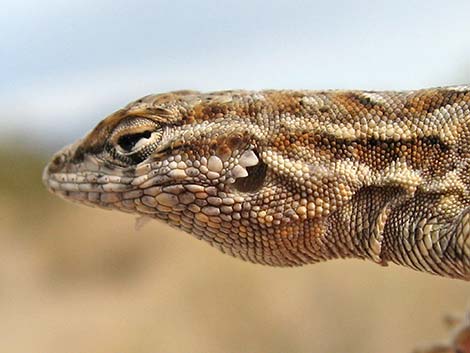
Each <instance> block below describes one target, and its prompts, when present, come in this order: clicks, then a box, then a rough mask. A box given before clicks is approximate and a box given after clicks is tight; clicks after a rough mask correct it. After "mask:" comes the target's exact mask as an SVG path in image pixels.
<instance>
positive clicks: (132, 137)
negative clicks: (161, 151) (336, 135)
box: [109, 117, 163, 164]
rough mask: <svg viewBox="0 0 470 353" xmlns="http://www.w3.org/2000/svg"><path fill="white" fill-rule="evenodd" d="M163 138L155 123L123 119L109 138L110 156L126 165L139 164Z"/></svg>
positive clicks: (160, 129) (144, 120)
mask: <svg viewBox="0 0 470 353" xmlns="http://www.w3.org/2000/svg"><path fill="white" fill-rule="evenodd" d="M162 137H163V129H162V127H161V126H160V124H158V123H157V122H155V121H153V120H150V119H146V118H141V117H128V118H126V119H124V120H123V121H122V122H121V123H120V124H119V125H118V126H116V128H115V129H114V131H113V133H112V134H111V137H110V140H109V142H110V147H111V148H112V149H113V150H114V152H113V153H112V155H113V156H114V157H115V158H116V159H118V160H119V161H121V162H124V163H126V164H135V163H140V162H141V161H143V160H145V159H146V158H148V157H149V156H150V155H151V154H152V153H153V152H154V151H155V149H156V148H157V146H158V144H159V143H160V141H161V139H162Z"/></svg>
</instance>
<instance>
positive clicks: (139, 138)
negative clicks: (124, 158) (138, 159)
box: [117, 130, 152, 152]
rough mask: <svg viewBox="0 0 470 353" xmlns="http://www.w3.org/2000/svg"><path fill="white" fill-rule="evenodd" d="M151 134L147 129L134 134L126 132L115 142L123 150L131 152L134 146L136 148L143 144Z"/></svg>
mask: <svg viewBox="0 0 470 353" xmlns="http://www.w3.org/2000/svg"><path fill="white" fill-rule="evenodd" d="M150 136H152V132H151V131H149V130H147V131H144V132H137V133H135V134H128V135H123V136H121V137H119V139H118V141H117V144H118V145H119V147H121V148H122V150H123V151H126V152H131V151H132V150H133V149H134V148H138V147H139V146H140V145H142V144H144V143H145V142H146V140H148V139H149V138H150Z"/></svg>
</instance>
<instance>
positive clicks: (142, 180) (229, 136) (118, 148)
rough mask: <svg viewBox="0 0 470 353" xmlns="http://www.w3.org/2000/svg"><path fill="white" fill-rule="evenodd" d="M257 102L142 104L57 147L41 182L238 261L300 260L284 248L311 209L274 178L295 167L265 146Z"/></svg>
mask: <svg viewBox="0 0 470 353" xmlns="http://www.w3.org/2000/svg"><path fill="white" fill-rule="evenodd" d="M263 99H265V97H263V96H260V97H256V96H255V95H254V94H253V95H251V94H250V95H249V94H247V92H237V91H235V92H220V93H215V94H206V95H204V94H199V93H197V92H190V91H184V92H183V91H181V92H174V93H169V94H162V95H151V96H147V97H144V98H141V99H139V100H137V101H135V102H133V103H131V104H129V105H128V106H126V107H125V108H123V109H121V110H118V111H117V112H115V113H113V114H112V115H110V116H108V117H107V118H106V119H104V120H103V121H101V122H100V123H99V124H98V125H97V126H96V127H95V128H94V129H93V130H92V131H91V132H90V133H89V134H88V135H87V136H86V137H85V138H84V139H82V140H79V141H78V142H76V143H75V144H73V145H71V146H67V147H65V148H64V149H62V150H61V151H59V152H58V153H57V154H56V155H55V156H54V157H53V158H52V160H51V162H50V163H49V165H48V166H47V167H46V169H45V171H44V176H43V179H44V183H45V184H46V186H47V187H48V188H49V190H50V191H52V192H53V193H56V194H58V195H59V196H62V197H63V198H65V199H68V200H72V201H77V202H80V203H83V204H86V205H90V206H98V207H102V208H107V209H116V210H121V211H124V212H130V213H137V214H140V215H144V216H150V217H152V218H157V219H161V220H164V221H165V222H167V223H169V224H170V225H173V226H176V227H178V228H180V229H182V230H185V231H187V232H189V233H191V234H193V235H195V236H196V237H198V238H200V239H204V240H206V241H208V242H209V243H210V244H211V245H213V246H215V247H217V248H219V249H220V250H222V251H223V252H226V253H229V254H231V255H233V256H237V257H241V258H243V259H246V260H250V261H253V262H258V263H265V264H271V265H294V264H300V263H304V262H306V261H304V259H301V258H299V257H298V255H295V256H294V255H292V254H293V253H295V252H296V251H293V250H292V249H293V246H292V244H294V243H295V242H296V239H295V238H296V235H295V234H296V232H300V231H301V230H302V229H305V224H303V223H302V221H303V220H305V219H306V218H307V214H308V213H309V212H310V211H309V210H310V208H308V207H307V206H308V205H307V202H305V200H304V199H302V197H301V193H299V192H298V190H299V189H298V187H297V186H295V185H294V186H293V188H290V186H289V183H287V182H286V179H285V177H283V176H282V175H281V174H282V172H283V171H284V173H285V174H286V173H291V171H292V170H294V169H295V167H296V166H294V165H289V166H288V165H286V164H284V165H281V162H280V160H279V159H276V158H275V157H274V156H273V155H272V153H271V151H270V149H269V148H267V142H266V141H268V140H269V139H270V138H269V136H268V134H270V133H272V132H269V128H270V127H273V126H275V124H274V123H275V121H274V120H270V119H272V117H271V116H270V115H269V114H263V111H262V109H259V108H257V107H256V105H257V104H260V103H259V102H261V103H262V101H263ZM284 166H285V168H284ZM297 167H298V166H297ZM297 174H298V173H297ZM300 174H301V173H300ZM297 176H298V177H299V178H300V176H299V175H297ZM283 180H284V181H283ZM304 196H305V195H304ZM297 253H298V252H297Z"/></svg>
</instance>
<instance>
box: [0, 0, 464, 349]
mask: <svg viewBox="0 0 470 353" xmlns="http://www.w3.org/2000/svg"><path fill="white" fill-rule="evenodd" d="M469 13H470V2H469V1H468V0H465V1H464V0H462V1H457V0H456V1H452V2H443V1H437V0H427V1H425V0H423V1H412V0H395V1H388V2H376V1H360V0H355V1H339V0H331V1H295V0H290V1H287V0H286V1H281V0H272V1H269V2H268V1H256V0H255V1H253V0H252V1H248V0H242V1H236V2H235V1H230V2H225V1H213V0H201V1H143V0H141V1H121V0H113V1H105V0H93V1H91V0H80V1H54V0H43V1H40V2H39V1H33V0H29V1H21V0H16V1H9V0H0V77H1V79H0V108H1V115H0V166H1V167H0V352H11V353H14V352H15V353H16V352H22V353H23V352H49V353H55V352H77V353H81V352H83V353H85V352H86V353H101V352H124V353H127V352H129V353H130V352H139V353H140V352H144V353H145V352H273V353H275V352H279V353H281V352H322V353H323V352H328V353H345V352H348V353H354V352H357V353H368V352H370V353H376V352H380V353H398V352H411V351H412V349H413V348H414V347H416V346H419V345H420V344H422V343H425V342H430V341H433V340H438V339H441V338H445V337H446V336H447V333H446V330H445V328H444V325H443V324H442V320H441V318H442V316H443V315H444V314H447V313H451V312H456V311H457V312H459V311H460V312H462V311H463V310H464V309H465V308H466V307H467V304H468V303H469V299H470V287H469V284H468V283H464V282H460V281H455V280H446V279H441V278H437V277H433V276H430V275H425V274H420V273H415V272H412V271H410V270H406V269H402V268H399V267H397V266H390V267H388V268H381V267H380V266H377V265H374V264H372V263H365V262H360V261H353V260H348V261H335V262H329V263H324V264H318V265H312V266H306V267H304V268H294V269H276V268H267V267H262V266H259V265H252V264H248V263H244V262H242V261H239V260H236V259H233V258H230V257H228V256H225V255H222V254H220V253H218V252H217V251H216V250H214V249H212V248H210V247H209V246H208V245H206V244H205V243H202V242H200V241H198V240H196V239H193V238H192V237H190V236H189V235H187V234H184V233H181V232H177V231H174V230H172V229H170V228H169V227H167V226H166V225H164V224H160V223H158V222H150V223H149V224H148V225H146V226H145V227H144V228H143V229H142V230H140V231H136V229H135V227H134V221H135V220H134V218H135V217H133V216H131V215H125V214H120V213H116V212H109V211H103V210H98V209H89V208H85V207H80V206H77V205H73V204H69V203H66V202H64V201H62V200H60V199H58V198H56V197H53V196H52V195H49V194H48V193H47V192H46V191H45V190H44V188H43V187H42V184H41V171H42V168H43V167H44V164H45V163H46V160H47V159H48V157H49V156H50V155H51V153H53V152H54V151H55V150H57V149H58V148H60V147H61V146H62V145H64V144H67V143H70V142H72V141H74V140H75V139H77V138H79V137H81V136H83V135H84V134H85V133H86V132H87V131H88V130H89V129H91V128H92V127H93V126H94V125H96V123H97V122H98V121H99V120H101V119H102V118H103V117H104V116H106V115H107V114H109V113H111V112H112V111H114V110H116V109H118V108H119V107H121V106H123V105H125V104H126V103H128V102H129V101H131V100H134V99H136V98H138V97H140V96H143V95H146V94H149V93H156V92H163V91H168V90H175V89H183V88H188V89H198V90H202V91H210V90H221V89H230V88H245V89H263V88H297V89H299V88H309V89H329V88H343V89H347V88H357V89H416V88H422V87H429V86H440V85H451V84H463V83H470V35H469V34H470V21H469V18H468V14H469Z"/></svg>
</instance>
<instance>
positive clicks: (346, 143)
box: [44, 87, 470, 280]
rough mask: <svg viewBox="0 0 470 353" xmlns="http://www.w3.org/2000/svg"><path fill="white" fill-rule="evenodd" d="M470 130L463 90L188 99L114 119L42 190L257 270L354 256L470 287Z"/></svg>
mask: <svg viewBox="0 0 470 353" xmlns="http://www.w3.org/2000/svg"><path fill="white" fill-rule="evenodd" d="M126 119H127V120H126ZM127 121H129V122H130V124H129V126H128V125H126V124H127ZM122 122H125V123H124V124H121V125H119V124H120V123H122ZM469 124H470V90H469V88H467V87H449V88H436V89H429V90H419V91H410V92H371V91H318V92H316V91H260V92H250V91H223V92H213V93H208V94H204V93H199V92H194V91H179V92H172V93H168V94H160V95H150V96H146V97H144V98H141V99H139V100H137V101H135V102H133V103H130V104H129V105H128V106H126V107H125V108H124V109H122V110H119V111H117V112H116V113H114V114H112V115H111V116H110V117H108V118H106V119H105V120H103V121H102V122H101V123H100V124H98V126H97V127H96V128H95V129H94V130H93V131H92V132H91V133H90V134H89V135H88V136H87V137H86V138H85V139H84V140H83V141H81V142H79V143H77V144H75V145H73V146H71V147H68V148H65V149H64V150H63V151H61V152H59V153H58V154H57V156H56V157H55V158H54V159H53V162H52V163H51V165H50V166H49V167H48V168H46V170H45V174H44V181H45V183H46V185H47V186H48V187H49V189H50V190H52V191H53V192H56V193H58V194H59V195H60V196H62V197H65V198H67V199H71V200H74V201H78V202H82V203H85V204H89V205H98V206H100V207H105V208H111V209H118V210H121V211H125V212H135V213H138V214H141V215H146V216H149V217H152V218H157V219H161V220H163V221H165V222H167V223H169V224H170V225H173V226H175V227H178V228H180V229H182V230H184V231H186V232H189V233H191V234H193V235H194V236H196V237H197V238H199V239H202V240H205V241H207V242H208V243H210V244H211V245H212V246H214V247H216V248H218V249H219V250H221V251H223V252H225V253H228V254H230V255H233V256H237V257H240V258H242V259H245V260H249V261H252V262H256V263H261V264H267V265H275V266H294V265H302V264H306V263H314V262H318V261H324V260H328V259H331V258H338V257H356V258H362V259H369V260H372V261H374V262H376V263H379V264H381V265H386V264H387V263H388V262H394V263H398V264H401V265H405V266H408V267H410V268H413V269H415V270H419V271H425V272H429V273H432V274H438V275H441V276H446V277H452V278H460V279H466V280H468V279H469V278H470V241H468V239H469V238H470V209H469V207H470V195H469V192H468V186H469V182H470V180H469V161H470V150H469V148H468V145H469V144H468V141H469V138H470V130H469Z"/></svg>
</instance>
